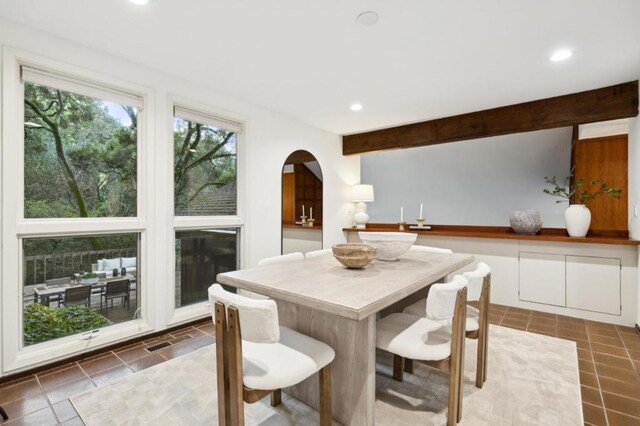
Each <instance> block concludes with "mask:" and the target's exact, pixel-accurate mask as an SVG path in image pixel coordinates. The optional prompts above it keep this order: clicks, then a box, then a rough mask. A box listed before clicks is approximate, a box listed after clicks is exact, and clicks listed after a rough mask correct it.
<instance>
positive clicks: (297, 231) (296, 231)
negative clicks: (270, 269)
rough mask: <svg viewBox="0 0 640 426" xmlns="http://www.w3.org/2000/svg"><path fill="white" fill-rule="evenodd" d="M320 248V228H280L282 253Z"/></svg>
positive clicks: (305, 252)
mask: <svg viewBox="0 0 640 426" xmlns="http://www.w3.org/2000/svg"><path fill="white" fill-rule="evenodd" d="M321 249H322V229H312V228H302V227H300V228H284V229H282V254H289V253H295V252H300V253H302V254H307V253H308V252H310V251H315V250H321Z"/></svg>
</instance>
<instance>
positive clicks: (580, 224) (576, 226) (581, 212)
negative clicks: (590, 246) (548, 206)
mask: <svg viewBox="0 0 640 426" xmlns="http://www.w3.org/2000/svg"><path fill="white" fill-rule="evenodd" d="M564 222H565V224H566V225H567V233H568V234H569V236H570V237H584V236H586V235H587V232H589V226H590V225H591V211H590V210H589V209H588V208H587V206H585V205H584V204H571V205H570V206H569V207H568V208H567V209H566V210H565V211H564Z"/></svg>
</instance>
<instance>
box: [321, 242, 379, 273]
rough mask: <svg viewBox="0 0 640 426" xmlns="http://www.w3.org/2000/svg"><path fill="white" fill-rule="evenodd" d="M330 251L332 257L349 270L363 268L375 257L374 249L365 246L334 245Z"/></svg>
mask: <svg viewBox="0 0 640 426" xmlns="http://www.w3.org/2000/svg"><path fill="white" fill-rule="evenodd" d="M331 250H332V251H333V257H335V258H336V259H337V260H338V262H340V263H342V264H343V265H344V266H346V267H347V268H349V269H361V268H364V267H365V266H367V265H368V264H369V263H371V261H372V260H373V258H374V257H375V255H376V249H375V248H373V247H371V246H370V245H367V244H336V245H334V246H333V247H331Z"/></svg>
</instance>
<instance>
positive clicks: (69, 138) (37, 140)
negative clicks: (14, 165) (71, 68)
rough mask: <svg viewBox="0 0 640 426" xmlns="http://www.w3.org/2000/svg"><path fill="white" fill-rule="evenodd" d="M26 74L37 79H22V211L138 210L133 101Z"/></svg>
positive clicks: (114, 213)
mask: <svg viewBox="0 0 640 426" xmlns="http://www.w3.org/2000/svg"><path fill="white" fill-rule="evenodd" d="M26 77H27V78H31V79H32V80H33V81H35V82H33V81H29V80H25V83H24V217H25V218H63V217H69V218H71V217H129V216H136V215H137V186H136V183H137V140H138V129H137V126H138V108H136V107H135V106H132V105H135V104H136V103H137V100H136V99H135V98H132V99H131V102H128V103H119V102H113V101H111V100H110V99H109V98H110V96H108V94H107V96H105V98H106V99H101V98H99V97H97V96H99V95H100V91H99V90H91V88H89V87H86V86H85V87H83V86H82V85H79V84H74V85H68V84H65V81H63V80H57V81H56V80H55V79H52V78H51V77H49V76H46V74H42V73H41V72H29V71H27V72H26ZM44 77H46V79H45V78H44ZM43 83H49V84H51V85H45V84H43ZM56 83H60V84H56ZM61 87H62V88H67V87H68V88H69V89H70V90H63V89H61ZM74 89H76V92H74V91H73V90H74ZM83 89H84V90H83ZM78 92H84V93H91V94H94V93H95V95H94V96H86V95H85V94H81V93H78ZM118 100H120V99H118ZM126 101H127V99H126V98H125V99H124V102H126Z"/></svg>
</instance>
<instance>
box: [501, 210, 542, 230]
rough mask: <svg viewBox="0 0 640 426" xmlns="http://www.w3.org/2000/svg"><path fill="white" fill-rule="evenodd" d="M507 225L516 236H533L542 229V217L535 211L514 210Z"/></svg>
mask: <svg viewBox="0 0 640 426" xmlns="http://www.w3.org/2000/svg"><path fill="white" fill-rule="evenodd" d="M509 223H510V224H511V228H513V230H514V231H515V233H516V234H523V235H535V234H537V233H538V231H539V230H540V228H542V215H541V214H540V212H539V211H537V210H516V211H515V212H513V213H511V216H510V217H509Z"/></svg>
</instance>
